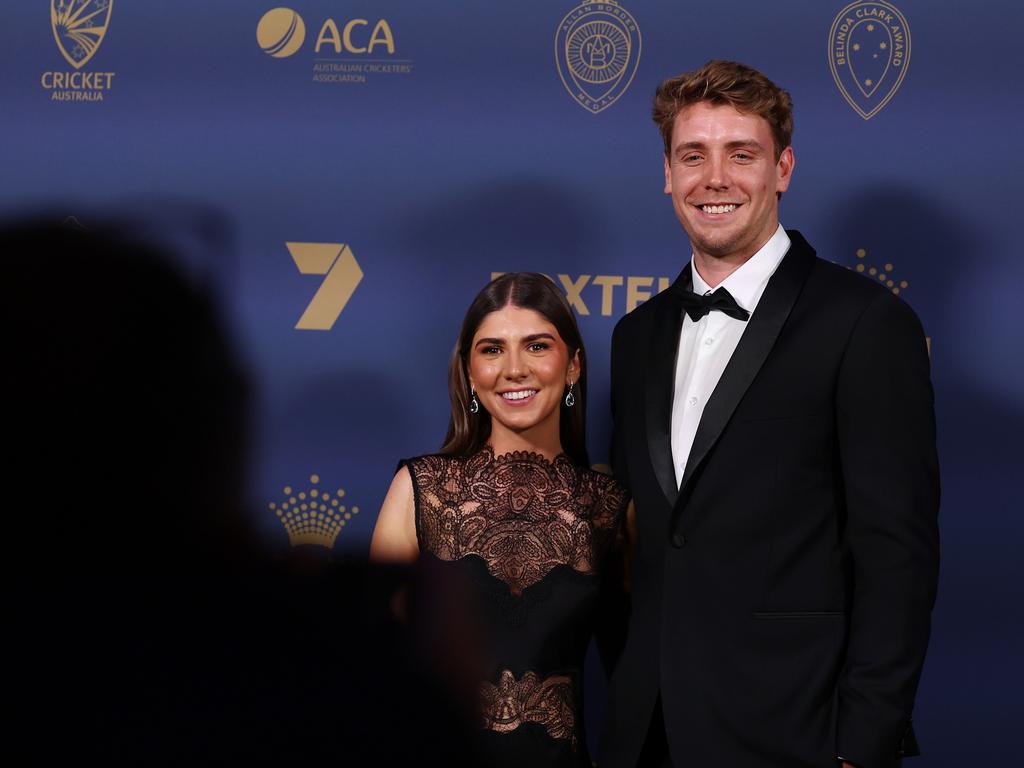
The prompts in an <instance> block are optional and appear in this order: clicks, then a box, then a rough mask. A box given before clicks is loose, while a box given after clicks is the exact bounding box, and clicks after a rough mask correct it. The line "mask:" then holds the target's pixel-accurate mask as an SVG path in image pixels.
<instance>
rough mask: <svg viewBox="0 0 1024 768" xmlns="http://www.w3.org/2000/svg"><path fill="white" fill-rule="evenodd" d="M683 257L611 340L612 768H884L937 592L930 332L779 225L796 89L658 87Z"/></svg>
mask: <svg viewBox="0 0 1024 768" xmlns="http://www.w3.org/2000/svg"><path fill="white" fill-rule="evenodd" d="M654 120H655V122H656V123H657V124H658V126H659V129H660V130H661V134H662V137H663V139H664V149H665V193H666V194H668V195H671V198H672V205H673V207H674V208H675V213H676V216H677V217H678V219H679V221H680V223H681V224H682V225H683V229H684V230H685V231H686V234H687V235H688V237H689V241H690V246H691V248H692V257H691V258H690V259H689V262H688V263H687V264H686V266H685V267H684V269H683V271H682V273H681V274H680V275H679V277H678V278H677V279H676V281H675V283H674V284H673V285H672V287H671V288H670V289H669V290H667V291H664V292H663V293H661V294H660V295H658V296H657V297H655V298H653V299H651V300H650V301H648V302H647V303H646V304H644V305H642V306H641V307H640V308H638V309H637V310H635V311H634V312H632V313H630V314H629V315H627V316H626V317H624V318H623V319H622V321H621V322H620V323H619V325H618V327H617V328H616V330H615V336H614V339H613V342H612V402H613V414H614V426H615V441H614V445H613V463H614V468H615V472H616V475H617V476H618V478H619V480H620V481H621V482H623V483H624V484H625V485H626V486H628V487H629V489H630V490H631V491H632V494H633V498H634V501H635V504H636V518H635V525H634V530H633V531H632V535H633V540H634V543H635V558H634V561H633V573H632V614H631V617H630V625H629V634H628V639H627V642H626V647H625V650H624V651H623V654H622V657H621V659H620V661H619V664H618V666H617V668H616V671H615V674H614V676H613V680H612V684H611V691H610V702H609V706H608V710H607V722H606V727H605V733H604V739H603V745H602V762H601V765H602V768H604V767H605V766H612V767H613V768H615V767H618V766H636V765H641V766H671V765H676V766H728V768H748V767H749V768H768V767H769V766H771V767H776V766H777V767H778V768H782V767H783V766H784V767H785V768H796V766H822V767H823V768H824V767H825V766H836V765H838V764H846V765H853V766H862V767H863V768H875V767H876V766H879V767H881V766H894V765H896V764H897V763H898V762H899V760H900V759H901V758H902V757H904V756H909V755H912V754H916V743H915V740H914V736H913V731H912V729H911V725H910V719H911V710H912V707H913V702H914V695H915V692H916V689H917V684H918V680H919V678H920V673H921V668H922V664H923V661H924V655H925V650H926V647H927V643H928V634H929V627H930V617H931V609H932V605H933V603H934V599H935V589H936V580H937V573H938V528H937V512H938V500H939V490H938V461H937V458H936V452H935V427H934V412H933V397H932V388H931V383H930V380H929V365H928V354H927V350H926V346H925V338H924V333H923V332H922V329H921V325H920V323H919V322H918V319H917V317H916V316H915V315H914V313H913V312H912V311H911V310H910V308H909V307H908V306H907V305H906V304H904V303H903V302H902V301H901V300H900V299H898V298H897V297H895V296H894V295H892V294H891V293H890V292H889V291H887V290H886V289H885V288H884V287H882V286H880V285H878V284H876V283H874V282H872V281H870V280H868V279H866V278H864V277H861V276H860V275H857V274H855V273H853V272H850V271H849V270H846V269H844V268H842V267H838V266H835V265H834V264H832V263H830V262H828V261H824V260H822V259H820V258H818V257H817V256H816V255H815V252H814V250H813V249H812V248H811V246H810V245H809V244H808V243H807V241H806V240H805V239H804V238H803V237H802V236H801V235H800V233H799V232H797V231H795V230H788V231H787V230H785V229H783V228H782V226H781V225H780V224H779V200H780V199H781V197H782V193H783V192H785V191H786V190H787V189H788V188H789V186H790V183H791V181H792V178H793V170H794V167H795V164H796V161H795V157H794V154H793V149H792V147H791V146H790V139H791V136H792V131H793V121H792V103H791V101H790V97H789V95H788V94H787V93H786V92H785V91H783V90H781V89H780V88H778V87H777V86H776V85H775V84H774V83H772V82H771V81H770V80H768V78H766V77H765V76H764V75H762V74H761V73H760V72H757V71H755V70H753V69H750V68H749V67H746V66H743V65H741V64H736V63H734V62H726V61H712V62H709V63H708V64H706V65H705V66H704V67H702V68H701V69H699V70H697V71H694V72H688V73H685V74H683V75H680V76H678V77H674V78H671V79H669V80H667V81H665V82H664V83H662V84H661V86H660V87H659V88H658V91H657V94H656V97H655V103H654Z"/></svg>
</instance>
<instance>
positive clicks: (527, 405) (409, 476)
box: [370, 272, 627, 768]
mask: <svg viewBox="0 0 1024 768" xmlns="http://www.w3.org/2000/svg"><path fill="white" fill-rule="evenodd" d="M586 383H587V368H586V354H585V352H584V349H583V341H582V339H581V338H580V333H579V329H578V328H577V326H576V321H575V318H574V317H573V314H572V310H571V309H570V308H569V305H568V303H567V302H566V301H565V299H564V298H563V297H562V295H561V294H560V293H559V292H558V290H557V289H556V288H555V286H554V284H553V283H552V282H551V281H550V280H548V279H547V278H546V277H544V276H543V275H540V274H536V273H523V272H519V273H510V274H506V275H504V276H502V277H499V278H497V279H496V280H493V281H492V282H491V283H490V284H488V285H487V286H486V287H485V288H484V289H483V290H482V291H481V292H480V294H479V295H478V296H477V297H476V299H474V301H473V303H472V304H471V305H470V307H469V311H468V312H467V313H466V318H465V320H464V321H463V324H462V331H461V333H460V335H459V341H458V346H457V347H456V349H455V352H454V353H453V355H452V360H451V365H450V368H449V374H448V389H449V395H450V398H451V404H452V416H451V422H450V424H449V427H448V434H447V436H446V438H445V441H444V445H443V446H442V448H441V452H440V453H439V454H437V455H429V456H422V457H419V458H415V459H410V460H408V461H406V462H403V464H402V466H401V468H400V469H399V471H398V473H397V475H396V476H395V479H394V482H393V483H392V484H391V489H390V490H389V491H388V495H387V498H386V499H385V500H384V505H383V507H382V509H381V512H380V517H379V518H378V520H377V527H376V529H375V530H374V534H373V541H372V543H371V547H370V554H371V557H373V558H374V559H379V560H391V561H394V560H399V561H409V560H413V559H415V558H417V557H420V556H427V557H433V558H436V559H438V560H440V561H444V562H446V563H449V564H451V566H452V567H456V568H458V569H460V570H461V571H463V572H464V574H465V575H466V577H467V580H468V583H469V584H470V585H471V588H472V590H473V591H474V592H475V593H477V594H478V596H479V597H480V598H482V599H481V600H480V608H479V610H480V618H481V623H482V624H483V626H484V629H485V634H486V641H485V643H484V645H485V648H484V654H485V657H486V666H487V674H486V676H485V680H484V681H482V683H481V685H480V691H481V707H482V712H481V719H482V724H483V734H482V737H483V750H484V752H485V755H486V758H487V763H488V764H489V765H510V766H523V765H529V766H531V768H539V767H540V766H588V767H589V766H590V765H591V763H590V759H589V757H588V755H587V750H586V744H585V741H584V733H583V723H582V718H581V715H582V704H583V690H582V682H583V677H582V667H583V659H584V655H585V653H586V649H587V645H588V643H589V641H590V637H591V635H592V634H593V633H594V630H595V627H596V624H597V621H598V614H599V610H598V609H599V603H600V601H599V594H600V592H601V583H602V575H604V574H603V571H605V570H606V566H608V565H609V563H610V560H609V558H610V557H611V556H612V555H613V554H614V550H615V549H616V543H617V541H618V540H619V537H618V532H619V531H620V530H621V528H622V524H623V516H624V510H625V507H626V502H627V497H626V493H625V491H623V489H622V488H621V487H619V486H618V484H617V483H616V482H615V481H614V480H613V479H612V478H611V477H608V476H606V475H602V474H599V473H597V472H594V471H592V470H590V469H589V468H588V461H587V451H586V441H585V432H584V422H585V414H586Z"/></svg>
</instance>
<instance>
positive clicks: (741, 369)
mask: <svg viewBox="0 0 1024 768" xmlns="http://www.w3.org/2000/svg"><path fill="white" fill-rule="evenodd" d="M786 232H787V234H788V235H789V238H790V241H791V245H790V247H789V252H788V253H787V254H786V256H785V258H783V260H782V263H780V264H779V267H778V269H776V270H775V274H774V275H772V277H771V279H770V280H769V281H768V285H767V286H766V287H765V290H764V293H763V294H762V295H761V300H760V301H758V303H757V309H756V310H755V311H754V314H753V315H751V317H750V320H749V321H748V322H747V328H746V330H744V331H743V336H742V337H740V343H739V344H738V345H737V347H736V351H735V352H733V355H732V358H730V360H729V364H728V365H727V366H726V368H725V371H724V372H723V373H722V378H721V379H719V381H718V386H716V387H715V391H714V393H712V395H711V398H710V399H709V400H708V403H707V405H706V406H705V407H704V414H703V415H702V416H701V420H700V425H699V426H698V427H697V434H696V435H695V436H694V438H693V447H692V448H691V449H690V456H689V458H688V459H687V462H686V472H685V473H684V474H683V481H682V483H680V488H684V489H685V488H686V485H687V483H689V482H690V479H691V478H692V477H693V475H694V473H695V472H696V471H697V469H698V468H699V467H700V465H701V462H703V461H704V458H705V457H706V456H707V454H708V451H710V450H711V448H712V446H714V444H715V443H716V442H717V441H718V438H719V436H721V434H722V430H723V429H725V425H726V424H728V423H729V419H730V418H732V414H733V411H735V410H736V406H737V405H739V403H740V400H742V399H743V395H744V394H746V392H747V389H748V388H749V387H750V384H751V382H753V380H754V377H755V376H757V373H758V371H760V370H761V366H762V365H763V364H764V361H765V360H766V359H767V357H768V353H769V352H771V350H772V347H773V346H774V345H775V340H776V339H777V338H778V336H779V332H780V331H781V330H782V326H783V325H784V324H785V322H786V318H788V317H789V313H790V311H791V310H792V309H793V304H794V302H796V299H797V296H799V295H800V289H801V288H803V285H804V281H806V280H807V274H808V272H810V269H811V266H812V265H813V264H814V249H813V248H811V246H810V245H809V244H808V243H807V241H806V240H804V238H803V236H802V235H801V234H800V233H799V232H797V231H796V230H786Z"/></svg>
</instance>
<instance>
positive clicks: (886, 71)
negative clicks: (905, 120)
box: [828, 0, 910, 120]
mask: <svg viewBox="0 0 1024 768" xmlns="http://www.w3.org/2000/svg"><path fill="white" fill-rule="evenodd" d="M828 63H829V66H830V67H831V69H832V77H833V79H834V80H835V81H836V86H837V87H838V88H839V92H840V93H842V94H843V98H845V99H846V101H847V103H848V104H849V105H850V106H851V107H853V108H854V110H856V112H857V114H859V115H860V116H861V117H863V118H864V119H865V120H870V119H871V118H872V117H874V116H875V115H877V114H878V112H879V110H881V109H882V107H884V106H885V105H886V104H888V103H889V100H890V99H891V98H892V97H893V95H894V94H895V93H896V91H897V90H898V89H899V87H900V84H901V83H902V82H903V78H904V77H905V76H906V74H907V67H908V66H909V65H910V27H909V26H908V25H907V20H906V18H905V17H904V16H903V14H902V13H900V11H899V9H898V8H896V7H894V6H892V5H890V4H889V3H886V2H881V0H878V1H877V2H865V0H858V2H855V3H850V4H849V5H848V6H846V7H845V8H843V10H841V11H840V12H839V15H838V16H836V18H835V20H834V21H833V22H832V29H830V30H829V33H828Z"/></svg>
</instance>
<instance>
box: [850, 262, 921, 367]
mask: <svg viewBox="0 0 1024 768" xmlns="http://www.w3.org/2000/svg"><path fill="white" fill-rule="evenodd" d="M867 255H868V252H867V250H865V249H864V248H858V249H857V265H856V266H855V267H854V268H853V269H854V271H855V272H859V273H860V274H862V275H865V276H866V277H873V278H875V279H876V280H878V282H880V283H881V284H882V285H884V286H885V287H886V288H888V289H889V290H890V291H892V292H893V293H894V294H895V295H897V296H899V295H900V293H901V292H902V291H905V290H906V289H907V288H909V287H910V283H909V282H907V281H906V280H897V279H896V277H895V276H894V275H893V270H894V269H895V266H894V265H893V263H892V262H891V261H890V262H886V263H885V264H884V265H883V266H881V267H874V266H870V265H869V264H866V263H865V259H866V258H867ZM924 343H925V346H927V348H928V354H929V355H930V354H931V353H932V337H931V336H926V337H925V340H924Z"/></svg>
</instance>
